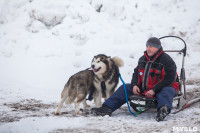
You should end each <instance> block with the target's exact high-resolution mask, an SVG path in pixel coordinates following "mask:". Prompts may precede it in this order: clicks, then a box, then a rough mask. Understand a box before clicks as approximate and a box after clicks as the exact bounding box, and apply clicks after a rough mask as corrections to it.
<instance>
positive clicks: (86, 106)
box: [83, 99, 90, 108]
mask: <svg viewBox="0 0 200 133" xmlns="http://www.w3.org/2000/svg"><path fill="white" fill-rule="evenodd" d="M83 107H84V108H89V107H90V105H88V104H87V103H86V99H84V100H83Z"/></svg>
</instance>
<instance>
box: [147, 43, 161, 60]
mask: <svg viewBox="0 0 200 133" xmlns="http://www.w3.org/2000/svg"><path fill="white" fill-rule="evenodd" d="M146 50H147V54H148V56H149V57H151V56H153V55H154V54H155V53H156V52H158V50H159V49H158V48H156V47H152V46H149V45H148V46H147V47H146Z"/></svg>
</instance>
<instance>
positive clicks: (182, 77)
mask: <svg viewBox="0 0 200 133" xmlns="http://www.w3.org/2000/svg"><path fill="white" fill-rule="evenodd" d="M168 37H174V38H178V39H180V40H181V41H183V43H184V45H185V47H184V48H183V49H182V50H165V52H182V53H183V61H182V68H181V74H180V80H181V86H182V85H183V87H184V89H183V90H184V96H183V98H184V99H186V86H185V79H186V78H185V69H184V63H185V56H186V50H187V47H186V43H185V41H184V40H183V39H182V38H180V37H178V36H163V37H160V38H159V39H160V40H161V39H164V38H168Z"/></svg>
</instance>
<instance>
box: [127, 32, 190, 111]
mask: <svg viewBox="0 0 200 133" xmlns="http://www.w3.org/2000/svg"><path fill="white" fill-rule="evenodd" d="M165 38H177V39H180V40H181V41H182V42H183V43H184V48H183V49H181V50H164V51H165V52H178V53H180V54H182V55H183V59H182V67H181V71H180V75H178V76H177V80H176V81H177V82H178V83H179V89H178V90H177V93H176V95H175V97H174V98H173V100H174V101H178V102H177V105H176V107H177V108H179V107H180V102H181V100H186V86H185V69H184V61H185V56H186V50H187V48H186V43H185V41H184V40H183V39H182V38H180V37H177V36H164V37H161V38H159V39H160V40H162V39H165ZM128 100H129V103H130V106H131V107H132V108H133V110H134V111H135V112H136V113H137V114H140V113H142V112H144V111H146V110H148V109H150V108H156V106H157V99H156V98H155V97H146V96H142V95H132V96H130V97H129V98H128Z"/></svg>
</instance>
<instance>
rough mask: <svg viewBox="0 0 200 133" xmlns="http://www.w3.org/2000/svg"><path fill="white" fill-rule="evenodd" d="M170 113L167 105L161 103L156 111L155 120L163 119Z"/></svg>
mask: <svg viewBox="0 0 200 133" xmlns="http://www.w3.org/2000/svg"><path fill="white" fill-rule="evenodd" d="M169 113H170V109H169V107H168V106H167V105H163V106H162V107H160V109H159V110H158V112H157V116H156V121H158V122H159V121H163V120H164V118H165V117H166V116H167V115H168V114H169Z"/></svg>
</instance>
